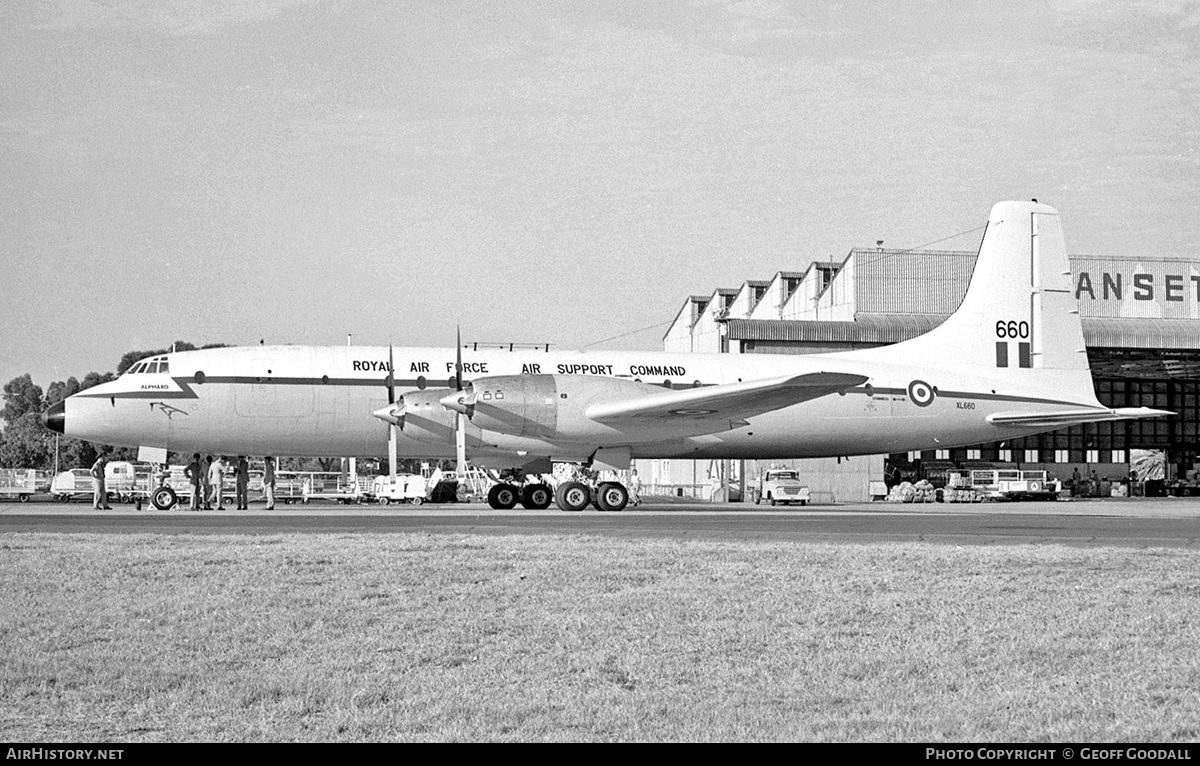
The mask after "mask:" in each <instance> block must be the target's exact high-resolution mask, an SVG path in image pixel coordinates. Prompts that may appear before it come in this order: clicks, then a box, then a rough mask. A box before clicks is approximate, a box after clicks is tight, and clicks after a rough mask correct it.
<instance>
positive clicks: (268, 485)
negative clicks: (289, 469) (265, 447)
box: [263, 455, 275, 511]
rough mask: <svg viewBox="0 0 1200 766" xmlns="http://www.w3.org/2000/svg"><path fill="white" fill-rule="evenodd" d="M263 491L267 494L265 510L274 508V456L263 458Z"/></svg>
mask: <svg viewBox="0 0 1200 766" xmlns="http://www.w3.org/2000/svg"><path fill="white" fill-rule="evenodd" d="M263 493H264V494H266V496H267V510H268V511H273V510H275V458H273V457H271V456H270V455H268V456H267V457H265V458H263Z"/></svg>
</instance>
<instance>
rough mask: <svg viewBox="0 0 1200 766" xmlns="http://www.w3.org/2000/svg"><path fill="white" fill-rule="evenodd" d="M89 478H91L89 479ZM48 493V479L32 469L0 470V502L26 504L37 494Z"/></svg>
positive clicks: (40, 472) (42, 473)
mask: <svg viewBox="0 0 1200 766" xmlns="http://www.w3.org/2000/svg"><path fill="white" fill-rule="evenodd" d="M89 478H91V477H89ZM49 491H50V477H49V476H47V475H46V473H45V472H44V471H37V470H34V469H33V468H0V500H14V499H15V500H16V501H17V502H21V503H27V502H29V498H31V497H33V496H34V495H35V494H37V493H39V492H49Z"/></svg>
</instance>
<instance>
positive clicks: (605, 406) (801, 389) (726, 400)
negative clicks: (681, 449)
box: [586, 372, 867, 430]
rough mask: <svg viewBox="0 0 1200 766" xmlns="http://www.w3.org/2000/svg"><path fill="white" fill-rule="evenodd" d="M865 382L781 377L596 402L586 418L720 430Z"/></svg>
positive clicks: (818, 375) (826, 376)
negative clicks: (719, 425)
mask: <svg viewBox="0 0 1200 766" xmlns="http://www.w3.org/2000/svg"><path fill="white" fill-rule="evenodd" d="M866 381H867V376H865V375H851V374H848V373H841V372H814V373H809V374H806V375H786V376H783V377H778V378H764V379H762V380H751V381H746V382H745V383H725V384H723V385H719V386H705V387H703V388H689V389H685V390H682V391H664V392H663V393H661V394H653V395H651V396H644V395H643V396H638V397H635V398H630V399H618V400H616V401H607V402H599V403H596V404H593V405H591V406H590V407H588V408H587V411H586V414H587V417H589V418H591V419H592V420H595V421H597V422H599V423H604V424H606V425H611V426H615V427H619V426H621V425H622V424H627V425H631V426H634V425H641V426H645V425H652V424H654V423H663V424H668V423H670V424H682V423H692V424H695V425H701V424H704V423H708V424H711V425H713V426H715V425H718V424H722V427H721V430H724V429H727V428H729V427H730V426H729V422H730V421H738V420H742V419H743V418H748V417H751V416H754V415H761V414H762V413H764V412H770V411H772V410H778V409H782V408H783V407H790V406H791V405H793V404H799V403H800V402H807V401H809V400H812V399H817V398H820V397H822V396H828V395H829V394H834V393H837V392H839V391H844V390H846V389H847V388H853V387H854V386H858V385H861V384H863V383H865V382H866Z"/></svg>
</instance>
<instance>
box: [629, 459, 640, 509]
mask: <svg viewBox="0 0 1200 766" xmlns="http://www.w3.org/2000/svg"><path fill="white" fill-rule="evenodd" d="M629 504H630V505H641V504H642V477H641V476H638V472H637V469H636V468H634V469H632V470H630V472H629Z"/></svg>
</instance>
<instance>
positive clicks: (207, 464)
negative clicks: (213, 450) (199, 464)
mask: <svg viewBox="0 0 1200 766" xmlns="http://www.w3.org/2000/svg"><path fill="white" fill-rule="evenodd" d="M212 462H213V456H212V455H209V456H208V457H206V458H204V469H203V470H202V471H200V482H201V488H202V489H203V490H204V495H203V498H204V510H206V511H211V510H212V482H211V481H209V479H208V475H209V473H211V472H212Z"/></svg>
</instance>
